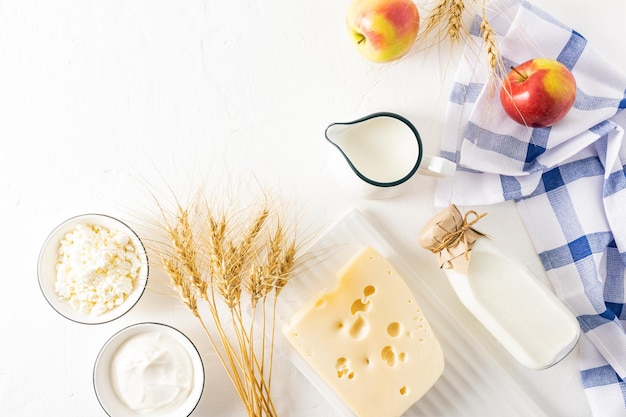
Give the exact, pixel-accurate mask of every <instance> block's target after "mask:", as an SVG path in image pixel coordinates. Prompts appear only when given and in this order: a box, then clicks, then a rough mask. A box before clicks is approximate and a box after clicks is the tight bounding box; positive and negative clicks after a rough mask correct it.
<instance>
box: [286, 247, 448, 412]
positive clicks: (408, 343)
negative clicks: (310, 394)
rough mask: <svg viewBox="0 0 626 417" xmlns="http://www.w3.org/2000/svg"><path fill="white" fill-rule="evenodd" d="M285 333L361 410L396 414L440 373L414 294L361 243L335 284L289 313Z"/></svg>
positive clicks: (439, 357)
mask: <svg viewBox="0 0 626 417" xmlns="http://www.w3.org/2000/svg"><path fill="white" fill-rule="evenodd" d="M285 333H286V336H287V339H288V340H289V341H290V342H291V344H292V345H293V346H294V347H295V348H296V350H298V352H299V353H300V354H301V355H302V356H303V357H304V358H305V359H306V360H307V361H308V363H309V364H310V365H311V366H312V367H313V368H314V370H315V371H316V372H317V373H318V374H319V375H320V376H321V378H322V379H323V380H324V381H325V382H326V383H327V384H328V386H329V387H330V388H332V389H333V390H334V391H335V392H336V393H337V394H338V396H339V397H340V398H341V399H342V400H343V401H344V402H345V404H346V405H347V406H348V407H349V408H350V409H351V410H352V411H353V412H354V413H355V414H356V415H357V416H359V417H399V416H401V415H402V414H404V412H405V411H406V410H407V409H408V408H409V407H411V405H413V404H414V403H415V402H416V401H417V400H419V399H420V398H421V397H422V396H423V395H424V394H425V393H426V392H427V391H428V390H429V389H430V388H431V387H432V386H433V385H434V383H435V382H436V381H437V379H438V378H439V377H440V376H441V374H442V372H443V368H444V355H443V352H442V350H441V346H440V344H439V341H438V340H437V338H436V337H435V335H434V333H433V331H432V329H431V327H430V325H429V324H428V321H427V320H426V317H425V316H424V314H423V312H422V311H421V310H420V307H419V305H418V304H417V302H416V300H415V298H414V296H413V294H412V293H411V291H410V290H409V288H408V287H407V285H406V284H405V282H404V280H403V279H402V278H401V277H400V276H399V275H398V273H397V272H396V271H395V270H394V268H393V267H392V266H391V265H390V264H389V262H388V261H387V260H386V259H385V258H384V257H383V256H382V255H380V254H379V253H378V252H376V251H375V250H374V249H373V248H371V247H366V248H364V249H363V250H362V251H361V252H359V253H358V254H357V255H356V256H355V257H354V258H353V259H352V260H350V261H349V262H348V263H347V264H346V265H345V266H344V267H343V268H342V269H341V270H340V271H339V272H338V281H337V286H336V287H335V288H334V289H332V290H330V291H323V292H322V293H320V294H318V295H317V296H315V297H313V299H312V300H310V301H309V302H308V303H307V304H306V305H304V307H303V308H302V309H301V310H300V311H298V313H297V314H296V315H295V316H294V318H293V319H292V321H291V323H290V325H289V326H288V328H287V329H286V331H285Z"/></svg>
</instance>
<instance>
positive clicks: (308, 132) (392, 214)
mask: <svg viewBox="0 0 626 417" xmlns="http://www.w3.org/2000/svg"><path fill="white" fill-rule="evenodd" d="M348 2H349V0H341V1H336V0H320V1H315V2H298V1H292V0H273V1H250V0H241V1H222V0H206V1H191V0H190V1H184V2H183V1H161V0H152V1H147V0H144V1H133V0H131V1H122V0H111V1H95V0H73V1H71V0H59V1H54V2H52V1H35V0H33V1H24V0H3V1H0V58H1V60H2V64H1V65H0V114H1V115H2V118H1V122H0V137H1V138H2V145H0V146H1V152H0V190H1V191H0V192H1V195H2V198H0V213H1V214H2V217H1V218H2V220H1V221H2V231H3V238H4V239H3V242H2V244H1V245H2V246H1V247H2V256H1V259H2V265H3V273H2V282H3V289H2V291H1V292H0V312H1V313H2V319H1V320H0V334H1V335H2V336H1V337H2V342H1V343H0V415H3V416H4V415H7V416H12V417H21V416H28V417H31V416H38V415H50V416H64V417H72V416H77V417H78V416H81V417H82V416H102V415H104V413H103V411H102V410H101V408H100V406H99V405H98V402H97V400H96V397H95V394H94V392H93V388H92V385H91V381H92V367H93V363H94V360H95V358H96V355H97V353H98V350H99V349H100V347H101V346H102V345H103V344H104V343H105V341H106V340H107V339H108V338H109V337H110V336H111V335H112V334H113V333H115V332H116V331H117V330H119V329H121V328H123V327H125V326H126V325H128V324H132V323H135V322H138V321H144V320H151V321H160V322H164V323H166V324H171V325H173V326H175V327H177V328H178V329H180V330H181V331H183V332H184V333H185V334H187V335H188V336H189V337H190V338H191V339H192V340H193V341H194V342H195V343H196V344H197V346H198V348H199V350H200V352H201V354H202V356H203V360H204V362H205V365H206V366H207V385H206V388H205V392H204V395H203V398H202V401H201V403H200V405H199V407H198V409H197V410H196V412H194V414H193V415H196V416H200V415H218V416H242V415H243V410H242V408H241V406H240V405H239V403H238V400H237V398H236V396H235V394H234V392H233V391H232V390H231V389H230V387H229V385H228V384H227V383H226V381H227V379H226V376H225V374H224V372H223V371H222V370H221V369H220V368H219V366H218V363H217V360H216V358H215V356H214V355H213V354H212V352H211V349H210V346H209V345H208V343H207V342H206V341H205V339H204V338H203V337H202V334H201V333H200V331H199V329H198V327H197V324H196V323H195V321H194V320H193V318H192V317H190V316H189V315H188V314H187V313H186V312H185V311H184V310H183V308H182V307H181V306H180V305H179V304H178V302H177V301H176V300H173V299H171V298H168V297H166V296H163V295H160V294H159V293H157V292H155V291H147V292H146V294H145V297H144V298H143V299H142V300H141V301H140V302H139V304H138V305H137V306H136V308H135V309H134V310H133V311H131V313H129V314H127V315H126V316H124V317H123V318H122V319H120V320H119V321H115V322H112V323H108V324H104V325H99V326H85V325H80V324H76V323H72V322H69V321H68V320H66V319H64V318H63V317H61V316H60V315H58V314H57V313H55V312H54V311H53V310H52V309H51V308H50V306H49V305H47V303H46V302H45V300H44V298H43V296H42V295H41V292H40V290H39V288H38V286H37V279H36V264H37V255H38V252H39V248H40V245H41V244H42V243H43V241H44V239H45V237H46V235H47V234H48V233H49V232H50V231H51V230H52V228H53V227H54V226H55V225H57V224H58V223H60V222H61V221H62V220H65V219H66V218H68V217H71V216H73V215H76V214H81V213H86V212H104V213H107V214H111V215H115V216H119V217H120V218H122V219H124V220H127V221H128V222H129V223H130V224H133V222H134V223H136V222H137V214H138V213H142V212H143V210H144V209H145V208H146V207H148V208H152V200H151V197H150V196H149V195H148V193H147V192H146V190H145V187H144V186H143V185H142V184H141V183H142V182H147V183H149V184H152V185H154V186H155V188H157V189H158V191H159V192H162V193H164V194H167V190H166V187H165V184H164V180H163V178H165V179H166V181H167V183H168V184H169V185H171V186H172V187H173V188H174V189H176V190H179V191H180V192H181V193H185V191H189V190H190V189H192V190H193V189H194V184H192V183H191V182H193V181H191V182H190V181H189V179H190V178H194V179H195V180H196V181H200V180H201V179H204V178H207V179H208V180H209V181H215V182H219V181H225V180H228V179H233V178H234V179H237V178H242V179H243V180H244V181H245V180H248V179H250V178H251V176H252V174H254V177H255V178H254V180H253V181H256V182H259V183H262V184H264V185H266V186H268V187H271V188H273V189H274V190H275V191H277V192H280V193H282V194H283V195H284V196H285V198H287V199H293V200H295V201H296V202H297V205H298V206H299V207H301V215H302V218H303V220H302V222H303V223H304V224H306V225H310V228H311V230H313V229H315V228H320V227H324V226H325V225H328V224H330V223H331V222H333V221H334V220H336V219H337V218H338V217H339V216H341V215H342V214H343V213H344V212H345V211H346V210H347V209H349V208H351V207H357V208H359V209H360V210H361V211H362V212H363V213H364V214H365V215H366V216H367V217H368V219H370V220H371V221H372V223H373V224H374V225H375V226H376V227H377V228H379V229H380V230H384V231H385V235H386V236H391V237H392V242H391V243H392V244H393V245H394V248H396V250H397V251H398V253H399V254H400V255H401V256H403V258H404V259H405V260H406V262H408V263H410V264H411V266H412V267H414V268H418V267H419V268H420V270H421V271H422V272H423V275H424V276H427V277H429V278H430V279H431V280H432V283H433V285H434V286H437V287H439V288H438V290H437V292H438V295H439V296H440V297H442V298H443V299H445V300H446V302H447V304H448V307H449V308H450V309H451V310H452V311H453V312H454V313H456V314H457V315H458V317H459V319H460V320H461V321H462V322H464V323H465V324H466V326H467V328H468V329H469V330H470V331H471V332H472V333H473V334H475V335H477V337H479V338H480V339H481V340H483V341H484V345H485V347H486V349H488V350H489V351H490V352H493V353H495V354H496V356H495V358H496V360H497V361H498V362H499V363H500V364H501V366H503V367H505V368H506V369H507V371H508V372H509V373H512V374H514V375H516V378H518V380H519V383H520V385H521V386H522V387H523V388H524V389H525V390H526V392H527V393H528V394H529V395H530V396H532V397H534V398H537V399H538V401H539V402H540V403H541V404H543V405H544V407H545V408H546V410H545V412H546V414H547V415H550V416H555V417H560V416H563V417H588V416H589V411H588V407H587V404H586V399H585V397H584V394H583V392H582V390H581V387H580V382H579V379H578V372H577V368H578V361H577V357H576V355H577V353H576V352H575V353H574V354H573V355H570V356H569V357H568V358H567V359H566V360H565V361H563V362H562V363H560V364H559V365H557V366H555V367H553V368H551V369H549V370H546V371H540V372H537V371H532V372H529V371H526V370H524V369H521V368H519V367H518V366H517V365H516V364H515V363H513V362H512V361H511V360H510V359H509V358H507V357H506V356H500V355H498V352H500V351H499V350H498V347H497V346H495V344H494V343H493V341H492V340H491V339H489V338H488V335H487V334H486V333H485V332H484V330H483V329H481V328H480V327H479V326H477V325H476V323H475V322H474V321H473V320H472V319H471V318H470V317H467V315H466V313H465V312H464V310H463V309H462V308H461V307H460V306H459V305H458V302H457V301H456V300H455V298H454V297H453V295H452V293H451V290H450V289H449V288H448V287H447V286H446V285H445V281H444V279H443V277H442V276H440V272H439V271H437V270H436V269H435V268H434V266H433V264H432V262H431V261H432V260H431V258H430V257H431V255H430V254H428V253H425V252H424V251H423V250H421V249H420V248H418V245H417V242H416V234H417V232H418V231H419V229H420V228H421V226H422V225H423V223H424V222H425V221H426V218H427V217H429V216H430V215H432V214H434V209H433V207H432V191H433V187H434V180H433V179H432V178H428V177H420V178H416V179H415V180H414V181H413V182H412V184H411V187H410V188H409V190H408V192H407V194H405V195H404V196H402V197H400V198H397V199H394V200H383V201H365V200H359V199H356V198H354V197H352V196H350V195H349V194H346V193H344V192H343V191H342V190H340V189H339V188H337V187H336V186H335V183H334V181H333V178H332V177H331V175H330V173H329V171H328V170H327V156H328V152H330V149H329V145H328V144H327V143H326V142H325V140H324V138H323V131H324V128H325V127H326V125H327V124H329V123H330V122H333V121H345V120H351V119H354V118H357V117H359V116H363V115H365V114H369V113H371V112H374V111H381V110H386V111H395V112H398V113H400V114H402V115H404V116H405V117H407V118H409V119H410V120H411V121H412V122H413V123H415V124H416V126H417V127H418V129H419V130H420V132H421V134H422V137H423V138H424V141H425V143H424V145H425V148H426V150H427V151H428V152H430V153H436V152H437V150H438V143H439V135H440V132H441V126H442V122H443V117H444V114H445V101H446V97H447V91H448V87H447V86H448V85H449V82H450V81H451V79H452V76H453V73H454V58H453V57H454V55H455V54H454V53H452V54H451V53H450V52H449V51H448V50H447V48H446V47H445V46H443V47H441V48H435V49H432V50H430V51H429V52H428V53H426V54H418V55H413V56H410V57H408V58H407V59H404V60H402V61H400V62H397V63H394V64H391V65H382V66H381V65H374V64H370V63H368V62H365V61H364V60H363V59H361V57H360V56H359V55H358V54H357V53H356V52H355V51H354V50H353V47H352V46H351V45H350V44H349V42H348V38H347V35H346V32H345V29H344V26H343V20H344V16H345V10H346V9H347V6H348ZM536 3H537V4H538V5H539V6H541V7H543V8H544V9H545V10H547V11H549V12H551V13H552V14H554V15H555V16H557V17H558V18H559V19H561V20H563V21H564V22H565V23H568V24H569V25H571V26H573V27H575V28H576V29H577V30H578V31H579V32H581V33H582V34H584V35H585V36H586V37H587V38H588V39H589V40H590V42H591V43H592V44H593V45H594V46H595V47H596V48H597V49H599V50H600V51H601V52H602V53H604V54H605V55H606V56H608V57H609V59H611V60H612V61H613V62H614V63H616V64H617V65H620V66H621V67H622V68H626V56H625V55H624V54H623V47H622V46H621V44H620V43H619V42H615V40H614V39H613V37H614V34H615V30H616V28H619V27H621V25H622V19H623V16H624V15H625V14H626V6H625V5H624V3H623V1H621V0H606V1H603V2H601V3H594V5H593V6H592V5H591V3H590V2H589V1H588V0H586V1H585V0H571V1H569V2H567V4H564V3H563V2H562V1H561V0H537V1H536ZM597 8H601V10H597ZM591 16H593V17H591ZM598 16H602V17H598ZM451 57H452V59H451ZM138 178H139V179H138ZM235 181H237V180H235ZM475 209H477V210H479V211H480V210H483V209H485V208H481V207H477V208H475ZM488 210H489V212H490V215H489V216H487V217H486V218H485V219H484V220H481V229H482V230H483V231H485V232H487V233H488V234H490V235H492V236H494V237H502V239H501V240H500V242H502V245H503V246H505V247H506V249H509V250H512V251H515V252H517V253H518V255H519V257H520V258H521V260H522V261H523V262H525V263H527V264H528V265H529V266H530V267H531V269H532V270H533V271H535V272H536V273H537V274H538V275H539V276H540V277H543V272H542V270H541V265H540V263H539V261H538V259H537V258H536V256H535V255H534V253H533V250H532V248H531V246H530V243H529V241H528V239H527V236H526V232H525V231H524V229H523V227H522V226H521V223H520V221H519V218H518V217H517V214H516V212H515V209H514V207H512V205H509V204H505V205H501V206H498V207H491V208H488ZM440 278H441V279H440ZM274 378H275V379H274V385H273V389H275V390H276V391H275V392H276V396H277V406H278V409H279V411H280V412H281V415H283V416H298V417H307V416H311V417H312V416H315V417H324V416H334V415H335V413H334V412H333V410H332V409H330V408H329V406H328V404H327V403H326V402H325V401H324V400H323V399H322V397H321V396H320V395H319V394H318V393H317V392H316V391H315V390H314V389H313V388H312V387H311V386H310V385H309V384H308V382H307V381H306V380H305V379H304V378H303V377H302V376H301V375H300V374H299V373H298V371H297V370H296V369H295V368H294V367H293V366H292V365H291V364H290V363H289V362H286V361H281V360H277V361H276V368H275V377H274ZM468 383H471V381H468ZM450 401H454V398H450ZM488 402H489V399H488V398H487V399H485V403H486V407H487V406H488ZM459 415H463V414H462V413H461V412H460V414H459ZM447 417H449V416H447Z"/></svg>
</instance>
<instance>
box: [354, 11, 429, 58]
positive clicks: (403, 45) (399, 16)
mask: <svg viewBox="0 0 626 417" xmlns="http://www.w3.org/2000/svg"><path fill="white" fill-rule="evenodd" d="M419 20H420V17H419V12H418V10H417V6H416V5H415V3H414V2H413V0H353V2H352V3H351V4H350V7H349V8H348V16H347V19H346V24H347V26H348V30H349V31H350V34H351V35H352V40H353V42H354V44H355V46H356V48H357V50H358V51H359V52H360V53H361V54H362V55H363V56H364V57H365V58H367V59H369V60H370V61H374V62H389V61H393V60H396V59H399V58H401V57H402V56H404V55H406V53H407V52H408V51H409V50H410V49H411V46H412V45H413V43H414V42H415V39H416V38H417V32H418V30H419Z"/></svg>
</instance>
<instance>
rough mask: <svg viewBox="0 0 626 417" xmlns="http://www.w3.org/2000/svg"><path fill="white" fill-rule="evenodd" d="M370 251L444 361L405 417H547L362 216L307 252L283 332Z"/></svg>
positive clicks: (289, 294)
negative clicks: (391, 273) (408, 300)
mask: <svg viewBox="0 0 626 417" xmlns="http://www.w3.org/2000/svg"><path fill="white" fill-rule="evenodd" d="M366 245H369V246H372V247H373V248H374V249H376V250H377V251H378V252H380V253H381V254H382V255H383V256H385V257H386V258H387V259H388V260H389V262H390V263H391V264H392V265H393V266H394V268H395V269H396V270H397V271H398V273H399V274H400V275H401V276H402V277H403V278H404V279H405V280H406V283H407V285H408V286H409V288H410V289H411V291H412V292H413V294H414V295H415V298H416V299H417V301H418V303H419V305H420V307H421V309H422V311H424V314H425V315H426V317H427V319H428V321H429V322H430V324H431V326H432V327H433V331H434V332H435V334H436V335H437V338H438V339H439V341H440V343H441V345H442V348H443V351H444V355H445V370H444V372H443V375H442V376H441V378H440V379H439V380H438V381H437V383H436V384H435V385H434V386H433V387H432V388H431V389H430V391H428V392H427V393H426V394H425V395H424V397H422V398H421V399H420V400H419V401H418V402H417V403H416V404H415V405H414V406H413V407H411V408H410V409H409V410H408V411H407V412H406V413H405V414H404V416H403V417H437V416H442V417H444V416H445V417H462V416H463V417H465V416H481V417H491V416H493V417H528V416H533V417H548V414H546V412H545V411H543V410H542V408H541V407H540V405H539V404H537V402H536V401H535V400H534V399H533V398H531V397H530V396H529V395H528V393H526V392H525V391H524V389H523V388H522V387H521V386H520V385H519V384H518V383H517V382H516V380H515V379H514V378H513V376H512V375H511V374H509V373H508V372H507V371H506V370H505V369H503V368H502V367H501V366H499V364H498V363H497V361H496V360H495V358H494V357H493V356H492V355H491V354H490V353H489V352H488V351H487V350H486V349H485V348H484V347H483V346H482V345H481V344H480V343H479V342H478V340H476V338H475V337H474V336H473V335H472V334H471V333H470V332H469V331H468V330H467V329H466V328H465V327H463V325H462V324H461V323H460V321H459V320H458V319H456V318H455V317H454V316H453V315H452V314H451V313H450V312H449V310H448V309H447V307H446V306H445V305H444V304H443V303H442V302H441V301H440V299H439V298H438V297H437V295H436V294H435V293H434V292H433V291H432V290H431V289H430V288H429V287H428V286H427V285H426V283H425V282H424V280H423V279H422V278H421V277H420V276H419V275H418V274H417V273H416V272H415V271H414V270H413V269H412V268H410V267H409V266H408V265H407V264H406V262H404V261H403V260H402V259H401V258H400V257H399V256H398V255H397V253H396V252H395V251H394V249H393V248H392V247H391V246H390V244H389V243H388V242H387V241H386V240H385V238H384V237H383V236H382V235H381V234H380V233H379V232H378V231H377V230H376V229H375V228H374V227H373V226H372V225H371V224H370V223H369V222H368V221H367V220H366V219H365V217H364V216H363V215H362V214H361V213H360V212H358V211H357V210H351V211H350V212H348V213H347V214H346V215H345V216H344V217H342V218H341V219H340V220H339V221H338V222H337V223H336V224H335V225H334V226H332V227H331V228H330V229H329V230H328V231H327V232H326V233H324V234H323V235H322V236H321V237H320V238H319V239H318V240H316V241H315V242H314V243H313V244H312V245H311V246H310V247H309V248H308V249H307V254H309V255H311V256H313V258H314V261H313V263H312V264H311V265H310V267H309V268H307V271H306V272H305V273H303V274H302V275H300V276H298V277H297V279H294V280H293V281H292V282H291V283H290V284H289V285H287V286H286V287H285V290H284V291H283V293H282V294H281V301H280V302H279V303H278V304H279V310H278V317H277V318H278V323H279V324H280V325H281V326H284V325H285V324H286V323H287V321H288V320H289V318H290V317H292V316H293V314H294V313H295V312H296V311H297V310H298V309H300V307H302V305H303V302H305V301H306V300H308V299H310V298H312V297H313V296H314V295H316V294H317V293H318V292H319V291H321V290H322V289H324V288H332V287H333V286H334V282H335V280H336V272H337V271H338V269H339V268H340V267H341V266H342V265H344V264H345V263H346V262H347V261H349V260H350V259H351V258H352V256H353V255H354V254H355V253H356V252H358V251H359V250H360V249H362V248H363V247H364V246H366ZM278 342H279V344H280V348H281V349H283V350H284V352H286V354H287V355H288V356H289V357H290V359H291V360H292V361H293V363H294V365H295V366H296V367H297V368H298V369H299V370H300V371H301V372H302V373H303V374H304V375H305V376H306V377H307V379H308V380H309V381H310V382H311V383H312V384H313V385H314V386H315V387H316V388H317V389H318V390H319V391H320V392H321V394H322V395H323V396H324V397H325V398H326V399H327V400H328V401H329V402H330V403H331V404H332V405H333V406H334V408H336V409H337V411H338V412H339V413H340V415H341V416H344V417H354V414H353V413H352V412H351V411H350V410H349V409H348V408H347V406H345V405H344V404H343V402H342V401H341V400H340V399H339V397H338V396H336V395H335V393H334V392H333V391H332V390H331V389H330V388H329V387H328V386H327V385H326V384H325V383H324V382H323V381H322V379H321V378H320V377H318V375H317V374H316V373H315V372H314V371H313V370H312V368H311V367H310V366H309V365H308V363H307V362H306V361H305V360H304V359H303V358H302V357H301V356H300V355H299V354H298V353H297V351H296V350H295V349H294V348H293V347H292V346H291V344H290V343H289V342H288V341H287V340H286V338H285V337H284V336H283V335H282V334H281V336H280V337H279V339H278ZM381 417H382V416H381Z"/></svg>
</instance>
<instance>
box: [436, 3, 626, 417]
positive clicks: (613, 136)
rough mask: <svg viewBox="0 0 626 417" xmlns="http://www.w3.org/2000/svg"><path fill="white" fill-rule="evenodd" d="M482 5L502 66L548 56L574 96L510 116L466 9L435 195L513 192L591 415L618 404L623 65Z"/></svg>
mask: <svg viewBox="0 0 626 417" xmlns="http://www.w3.org/2000/svg"><path fill="white" fill-rule="evenodd" d="M489 9H490V11H491V13H490V15H488V19H489V21H490V23H491V25H492V26H493V27H494V29H495V30H496V32H497V33H498V35H499V37H498V40H499V45H500V49H501V52H502V55H503V59H504V63H505V67H506V68H508V67H509V66H510V65H515V64H520V63H522V62H524V61H526V60H528V59H531V58H535V57H548V58H554V59H557V60H559V61H561V62H562V63H564V64H565V65H566V66H567V67H568V68H570V69H571V71H572V73H573V74H574V77H575V78H576V82H577V98H576V102H575V104H574V107H573V109H572V110H571V111H570V112H569V113H568V114H567V116H566V117H565V118H564V119H563V120H562V121H561V122H559V123H557V124H556V125H554V126H552V127H551V128H543V129H531V128H527V127H525V126H521V125H518V124H517V123H515V122H513V121H512V120H510V119H509V118H508V116H506V114H505V113H504V111H503V110H502V108H501V105H500V101H499V95H498V88H499V86H497V88H496V89H493V88H490V87H489V85H490V84H489V83H487V82H486V80H487V79H488V76H487V74H488V72H487V66H486V62H485V61H486V59H485V57H484V55H480V50H481V48H480V45H481V37H480V20H478V19H477V21H476V22H475V23H474V25H473V27H472V28H471V30H470V32H471V35H472V39H473V45H470V44H468V46H467V47H466V52H465V54H464V58H465V59H464V60H462V62H461V63H460V66H459V68H458V71H457V75H456V79H455V83H454V87H453V89H452V92H451V95H450V104H449V107H448V114H447V120H446V125H445V129H444V139H443V142H442V149H441V155H442V156H444V157H446V158H447V159H450V160H452V161H455V162H457V164H458V169H457V172H456V175H455V176H454V178H452V179H443V180H439V182H438V186H437V193H436V204H437V205H438V206H446V205H447V204H449V203H455V204H457V205H483V204H491V203H497V202H501V201H505V200H515V201H516V204H517V207H518V209H519V211H520V214H521V216H522V219H523V221H524V224H525V226H526V227H527V230H528V232H529V235H530V237H531V240H532V242H533V243H534V246H535V248H536V250H537V252H538V254H539V256H540V258H541V260H542V261H543V265H544V267H545V269H546V271H547V274H548V277H549V278H550V280H551V282H552V284H553V285H554V288H555V291H556V293H557V295H558V296H559V297H561V299H562V300H563V301H564V302H565V303H566V304H567V305H568V306H569V307H570V308H571V310H572V311H573V312H574V313H575V314H576V316H577V318H578V321H579V322H580V326H581V328H582V330H583V333H584V335H583V337H582V338H581V349H580V352H581V377H582V382H583V386H584V387H585V392H586V394H587V397H588V399H589V403H590V406H591V409H592V411H593V413H594V415H595V416H602V417H612V416H626V383H624V381H623V379H625V378H626V331H625V328H624V323H625V322H624V320H626V308H624V304H625V303H626V289H625V286H626V285H625V281H626V273H625V266H626V168H625V164H626V143H625V141H624V129H623V127H624V126H626V112H622V110H623V109H624V108H626V74H624V73H622V72H621V71H619V70H618V69H617V68H614V67H612V66H611V65H610V63H609V62H608V61H607V60H606V59H605V58H604V57H602V56H599V54H598V53H597V52H596V51H595V50H594V49H593V48H592V47H591V45H589V44H588V42H587V40H586V39H585V38H584V37H583V36H582V35H581V34H579V33H577V32H576V31H574V30H572V29H570V28H568V27H567V26H565V25H563V24H562V23H560V22H559V21H558V20H557V19H555V18H553V17H552V16H549V15H548V14H546V13H545V12H543V11H542V10H540V9H539V8H537V7H536V6H534V5H533V4H532V3H529V2H527V1H523V0H522V1H520V0H500V1H496V2H495V3H492V4H491V5H490V6H489ZM492 87H493V86H492ZM529 307H532V300H529Z"/></svg>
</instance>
